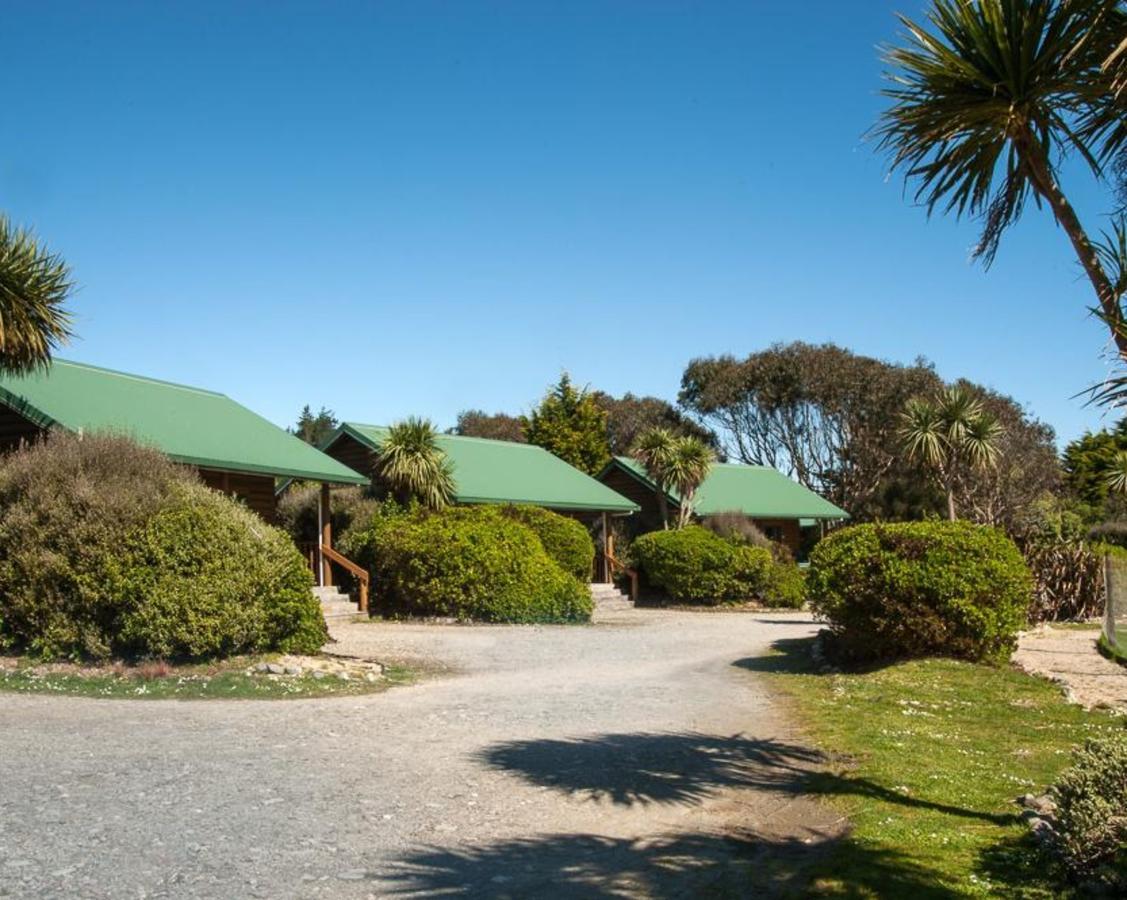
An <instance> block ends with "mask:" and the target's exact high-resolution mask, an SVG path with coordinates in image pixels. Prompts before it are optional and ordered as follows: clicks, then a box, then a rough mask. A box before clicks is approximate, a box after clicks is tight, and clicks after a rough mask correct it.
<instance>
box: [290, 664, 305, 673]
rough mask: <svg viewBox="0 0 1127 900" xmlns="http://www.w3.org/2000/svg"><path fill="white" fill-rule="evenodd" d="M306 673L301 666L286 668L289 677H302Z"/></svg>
mask: <svg viewBox="0 0 1127 900" xmlns="http://www.w3.org/2000/svg"><path fill="white" fill-rule="evenodd" d="M304 671H305V670H304V669H303V668H302V667H301V666H286V674H287V675H301V674H302V673H303V672H304Z"/></svg>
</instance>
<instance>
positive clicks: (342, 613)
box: [313, 587, 360, 625]
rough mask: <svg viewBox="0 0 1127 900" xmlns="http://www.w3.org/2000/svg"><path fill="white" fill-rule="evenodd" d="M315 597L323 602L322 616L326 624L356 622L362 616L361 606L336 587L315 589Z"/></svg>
mask: <svg viewBox="0 0 1127 900" xmlns="http://www.w3.org/2000/svg"><path fill="white" fill-rule="evenodd" d="M313 595H314V596H315V597H316V598H317V599H318V600H320V601H321V615H323V616H324V617H325V622H326V623H327V624H329V625H332V624H333V623H334V622H354V621H355V620H356V619H357V618H359V616H360V604H358V603H353V602H352V598H351V597H349V596H348V594H345V593H342V592H341V591H340V589H339V588H335V587H315V588H313Z"/></svg>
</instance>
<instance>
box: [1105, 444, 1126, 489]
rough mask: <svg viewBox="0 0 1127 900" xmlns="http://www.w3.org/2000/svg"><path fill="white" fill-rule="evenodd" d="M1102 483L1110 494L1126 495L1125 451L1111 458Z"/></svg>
mask: <svg viewBox="0 0 1127 900" xmlns="http://www.w3.org/2000/svg"><path fill="white" fill-rule="evenodd" d="M1104 482H1105V484H1107V489H1108V490H1109V491H1110V492H1111V493H1113V494H1127V451H1123V450H1120V451H1119V452H1118V453H1116V454H1115V456H1114V457H1112V459H1111V462H1110V463H1109V464H1108V467H1107V472H1106V473H1105V475H1104Z"/></svg>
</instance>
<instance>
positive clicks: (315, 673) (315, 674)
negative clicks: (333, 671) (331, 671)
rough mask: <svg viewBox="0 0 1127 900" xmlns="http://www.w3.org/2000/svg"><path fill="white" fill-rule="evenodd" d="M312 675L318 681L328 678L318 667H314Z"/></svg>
mask: <svg viewBox="0 0 1127 900" xmlns="http://www.w3.org/2000/svg"><path fill="white" fill-rule="evenodd" d="M313 677H314V678H316V679H317V680H318V681H320V680H321V679H322V678H328V677H329V676H328V675H326V674H325V673H324V672H322V671H321V670H320V669H314V670H313Z"/></svg>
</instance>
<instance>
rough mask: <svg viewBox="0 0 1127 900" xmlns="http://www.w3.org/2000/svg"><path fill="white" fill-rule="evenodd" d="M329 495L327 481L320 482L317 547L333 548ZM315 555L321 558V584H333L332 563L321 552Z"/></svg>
mask: <svg viewBox="0 0 1127 900" xmlns="http://www.w3.org/2000/svg"><path fill="white" fill-rule="evenodd" d="M330 512H331V507H330V495H329V485H328V483H327V482H322V483H321V496H320V498H319V500H318V502H317V524H318V525H319V526H320V534H318V536H317V538H318V539H317V546H318V548H322V547H325V548H328V549H329V550H332V549H333V519H332V516H331V515H330ZM317 556H318V557H319V558H320V560H321V586H322V587H332V586H333V569H332V564H331V563H330V562H329V561H328V560H327V559H325V555H324V554H323V553H318V554H317Z"/></svg>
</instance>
